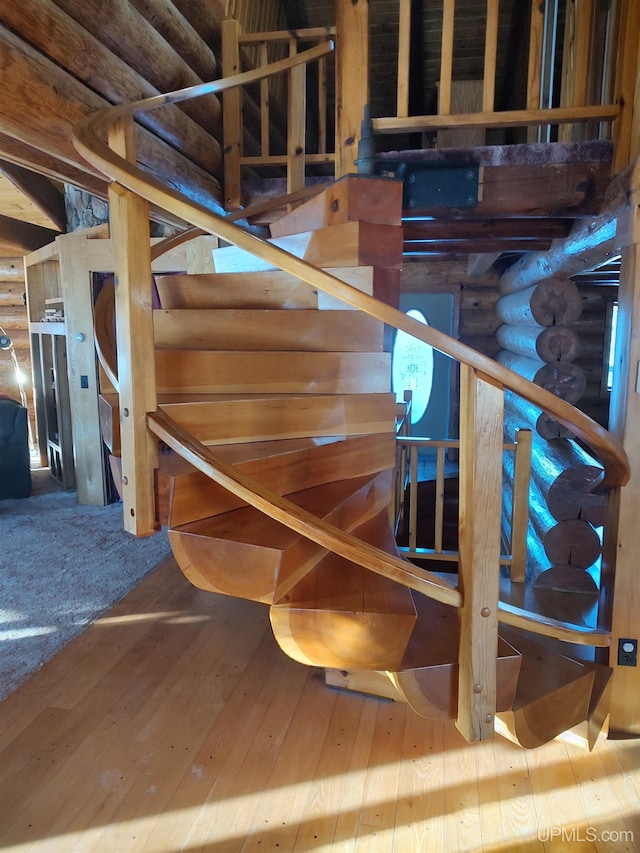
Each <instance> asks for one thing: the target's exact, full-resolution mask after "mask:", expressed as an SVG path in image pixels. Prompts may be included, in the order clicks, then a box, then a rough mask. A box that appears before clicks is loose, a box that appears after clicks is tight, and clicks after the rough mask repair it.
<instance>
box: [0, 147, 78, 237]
mask: <svg viewBox="0 0 640 853" xmlns="http://www.w3.org/2000/svg"><path fill="white" fill-rule="evenodd" d="M0 173H2V174H3V175H4V176H5V178H6V179H7V180H8V181H10V182H11V183H12V184H13V186H14V187H15V188H16V189H17V190H19V191H20V192H21V193H22V194H23V195H24V196H26V197H27V198H28V199H29V201H31V202H32V203H33V204H34V205H35V206H36V207H37V208H38V210H39V211H40V212H41V213H44V215H45V216H46V217H47V219H50V220H51V222H52V223H53V224H54V225H55V226H56V228H58V229H59V230H60V231H66V230H67V214H66V212H65V208H64V193H63V192H62V191H61V190H59V189H58V187H56V186H55V185H54V184H53V183H51V181H50V180H49V179H48V178H45V177H43V176H42V175H38V174H37V173H36V172H31V171H29V169H25V168H23V167H22V166H17V165H16V164H15V163H8V162H7V161H6V160H0Z"/></svg>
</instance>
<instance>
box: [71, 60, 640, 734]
mask: <svg viewBox="0 0 640 853" xmlns="http://www.w3.org/2000/svg"><path fill="white" fill-rule="evenodd" d="M328 49H329V47H327V46H322V45H321V46H318V47H316V48H312V49H310V50H308V51H306V52H304V53H303V54H298V55H296V56H294V57H290V58H287V59H284V60H281V61H279V62H276V63H273V64H272V65H270V66H268V67H266V68H263V69H260V70H259V72H249V73H247V74H243V75H237V76H235V77H233V78H230V79H224V80H219V81H215V82H212V83H207V84H203V85H201V86H196V87H193V88H192V89H187V90H181V91H179V92H174V93H170V94H168V95H163V96H158V97H156V98H151V99H148V100H147V101H139V102H136V103H133V104H126V105H119V106H115V107H110V108H108V109H106V110H102V111H100V112H98V113H95V114H94V115H91V116H89V117H87V118H86V119H85V120H83V121H82V122H81V123H80V124H79V125H78V127H77V128H76V130H75V144H76V146H77V148H78V150H79V152H80V153H81V154H82V155H83V156H84V157H85V158H86V159H87V160H88V161H89V162H91V163H92V164H93V165H94V166H95V167H96V168H98V169H100V170H101V171H102V172H104V173H105V174H106V175H108V176H109V177H110V178H111V179H112V181H113V183H112V184H111V185H110V189H109V201H110V213H111V226H112V227H111V235H112V240H113V244H114V260H115V267H116V270H115V271H116V275H117V281H118V285H117V288H116V327H117V355H118V365H119V367H120V370H119V375H118V376H117V381H118V387H119V394H120V412H121V416H122V417H121V425H120V426H121V430H120V432H121V448H122V472H123V508H124V521H125V527H126V528H127V529H128V530H130V531H131V532H133V533H136V534H137V535H149V534H151V533H153V532H154V531H155V529H156V512H155V490H154V471H155V467H156V465H157V437H159V438H161V439H162V440H163V441H165V442H166V443H167V444H168V445H169V446H170V447H171V448H173V449H174V450H176V452H178V453H180V454H181V455H183V456H184V457H185V458H186V459H188V461H190V462H191V464H193V465H194V466H195V467H196V468H198V469H199V470H201V471H203V472H204V473H206V474H207V475H208V476H209V477H211V478H212V479H214V480H215V481H216V482H218V483H219V484H221V485H222V486H224V488H226V489H228V490H229V491H231V492H232V493H233V494H235V495H237V496H239V497H241V498H242V500H244V501H246V502H247V503H249V504H251V505H253V506H255V507H257V508H258V509H260V510H261V511H262V512H265V513H266V514H268V515H270V516H271V517H273V518H275V519H277V520H278V521H280V522H281V523H283V524H286V525H288V526H289V527H291V528H292V529H294V530H296V531H297V532H299V533H301V534H302V535H304V536H306V537H307V538H309V539H311V540H313V541H315V542H317V543H318V544H320V545H321V546H322V547H325V548H327V549H328V550H331V551H334V552H335V553H337V554H339V555H341V556H343V557H346V558H347V559H349V560H352V561H353V562H356V563H358V564H359V565H362V566H365V567H366V568H367V569H369V570H370V571H374V572H377V573H379V574H382V575H384V576H386V577H388V578H391V579H393V580H394V581H396V582H398V583H402V584H404V585H406V586H409V587H412V588H414V589H418V590H419V591H421V592H423V593H424V594H425V595H428V596H431V597H434V598H436V599H438V600H440V601H442V602H444V603H446V604H449V605H451V606H455V607H458V608H460V614H461V618H460V644H459V649H460V650H459V673H460V674H459V712H458V727H459V728H460V730H461V731H462V733H463V734H464V736H465V737H467V739H468V740H478V739H482V738H484V737H490V736H492V734H493V715H494V712H495V648H496V643H497V628H498V623H499V622H505V623H508V624H510V625H514V626H518V627H523V628H526V629H528V630H533V631H538V632H540V633H544V634H547V635H549V636H552V637H556V638H559V639H563V640H567V641H571V642H582V643H587V644H590V645H604V646H606V645H608V644H609V643H610V633H609V631H607V630H605V629H600V628H595V629H594V628H588V627H584V626H576V625H567V624H565V623H563V622H559V621H557V620H553V619H548V618H546V617H541V616H539V615H535V614H531V613H528V612H527V611H525V610H522V609H519V608H516V607H513V606H511V605H507V604H505V603H503V602H500V601H499V557H500V513H501V499H500V493H501V480H502V453H503V443H502V434H503V429H502V424H503V408H504V390H505V389H511V390H512V391H514V392H515V393H516V394H519V395H520V396H522V397H523V398H524V399H526V400H528V401H529V402H531V403H533V404H534V405H535V406H538V407H539V408H541V409H543V410H545V411H547V412H549V414H551V415H552V416H553V417H554V418H555V419H556V420H558V421H559V422H560V423H562V424H564V425H566V426H567V427H568V428H569V429H570V430H571V431H572V432H573V433H574V434H575V435H577V436H578V437H579V438H580V439H581V440H583V441H584V442H586V443H587V444H588V445H589V446H590V447H591V448H592V451H593V453H594V455H595V456H596V457H597V458H599V460H600V461H601V462H602V464H603V466H604V475H603V480H602V482H601V483H600V486H601V487H602V488H614V487H616V486H619V485H621V484H623V483H624V482H625V481H626V480H627V479H628V476H629V470H628V465H627V460H626V456H625V453H624V450H623V449H622V447H621V445H620V444H619V442H618V441H617V440H616V439H615V437H613V436H612V435H610V434H609V433H608V432H607V430H605V429H603V428H602V427H601V426H600V425H599V424H596V423H595V422H594V421H592V420H591V419H590V418H589V417H588V416H586V415H584V414H583V413H582V412H579V411H578V410H576V409H575V408H574V407H573V406H571V405H570V404H568V403H567V402H566V401H564V400H562V399H560V398H559V397H556V396H554V395H553V394H551V393H550V392H548V391H545V390H544V389H542V388H540V387H538V386H536V385H534V384H532V383H531V382H529V381H528V380H526V379H524V378H523V377H521V376H519V375H517V374H515V373H513V372H512V371H510V370H509V369H507V368H505V367H503V366H502V365H500V364H498V363H497V362H494V361H493V360H492V359H490V358H487V357H486V356H483V355H482V354H480V353H479V352H477V351H475V350H473V349H471V348H470V347H468V346H466V345H464V344H462V343H460V341H457V340H455V339H453V338H450V337H448V336H447V335H445V334H444V333H442V332H439V331H438V330H436V329H434V328H433V327H431V326H425V325H424V324H422V323H420V322H418V321H416V320H414V319H412V318H411V317H409V316H407V315H405V314H403V313H402V312H401V311H398V310H397V309H395V308H392V307H390V306H389V305H386V304H384V303H382V302H380V301H378V300H377V299H375V298H374V297H372V296H369V295H367V294H365V293H362V292H361V291H359V290H357V289H356V288H354V287H352V286H350V285H348V284H345V283H344V282H343V281H341V280H340V279H338V278H336V277H334V276H333V275H331V274H330V273H328V272H326V271H324V270H321V269H317V268H316V267H314V266H312V265H310V264H308V263H307V262H305V261H304V260H302V259H300V258H297V257H295V256H294V255H292V254H289V253H288V252H286V251H284V250H283V249H280V248H279V247H278V246H276V245H274V244H272V243H269V242H268V241H266V240H264V239H262V238H261V237H259V236H257V235H256V234H253V233H250V232H249V231H247V230H243V229H242V228H240V227H238V226H237V225H234V224H233V223H232V222H230V221H228V220H227V219H225V217H224V216H221V215H219V214H215V213H213V212H212V211H211V210H209V209H207V208H205V207H204V206H203V205H201V204H198V203H196V202H194V201H193V200H192V199H189V198H186V197H184V196H183V195H181V194H180V192H179V191H178V190H177V189H175V188H173V187H168V186H167V185H165V184H163V183H162V182H161V181H160V180H159V179H157V178H156V177H155V176H153V175H150V174H148V173H145V172H143V171H142V170H141V169H140V168H139V167H138V165H137V162H136V153H135V141H134V134H133V118H134V116H135V115H136V114H137V113H139V112H140V111H143V110H147V109H154V108H156V107H160V106H162V105H163V104H167V103H175V102H179V101H183V100H186V99H188V98H192V97H198V96H200V95H205V94H210V93H212V92H222V91H227V90H229V89H231V88H234V87H236V86H238V85H242V84H245V83H247V82H251V81H253V80H257V79H259V78H260V77H261V76H268V75H270V74H273V73H279V72H281V71H287V70H289V69H290V68H292V67H294V66H295V65H297V64H302V63H305V62H307V61H315V60H316V59H318V58H319V57H320V56H322V55H324V54H325V53H326V52H327V50H328ZM105 137H106V138H107V139H108V141H105ZM149 204H153V205H156V206H157V207H160V208H162V209H164V210H168V211H171V213H172V214H173V215H174V216H176V217H178V218H179V219H181V220H183V221H184V222H187V223H191V224H192V225H193V226H195V227H196V228H199V229H202V230H203V231H205V232H207V233H210V234H213V235H217V236H218V237H220V238H222V239H224V240H226V241H228V242H230V243H232V244H235V245H236V246H238V247H239V248H241V249H244V250H246V251H248V252H250V253H251V254H253V255H256V256H258V257H260V258H261V259H263V260H264V261H267V262H268V263H270V264H273V265H275V266H276V267H278V268H280V269H281V270H283V271H285V272H287V273H290V274H291V275H293V276H295V277H296V278H298V279H300V280H301V281H304V282H306V283H308V284H309V285H311V286H312V287H314V288H318V289H319V290H322V291H323V292H325V293H327V294H329V295H331V296H334V297H336V298H338V299H339V300H341V301H342V302H344V303H346V304H347V305H350V306H352V307H353V308H356V309H359V310H361V311H364V312H365V313H366V314H368V315H370V316H371V317H374V318H376V319H377V320H379V321H381V322H382V323H386V324H388V325H389V326H391V327H393V328H395V329H400V330H402V331H404V332H406V333H407V334H409V335H411V336H413V337H415V338H417V339H419V340H421V341H424V342H425V343H427V344H429V345H431V346H432V347H434V348H435V349H438V350H439V351H440V352H443V353H444V354H446V355H448V356H450V357H451V358H454V359H456V360H457V361H459V362H460V389H461V394H460V526H459V534H460V548H459V550H460V561H459V587H458V588H457V589H456V588H453V587H451V586H450V585H448V584H447V583H445V582H444V581H443V580H442V579H441V578H439V577H437V576H436V575H434V574H432V573H430V572H427V571H424V570H421V569H419V568H418V567H414V566H412V565H411V564H409V563H407V562H406V561H403V560H400V559H398V558H397V557H396V556H394V555H391V554H388V553H386V552H384V551H381V550H379V549H377V548H374V547H372V546H370V545H368V544H366V543H362V542H360V541H359V540H358V539H356V538H355V537H353V536H352V535H350V534H346V533H344V532H343V531H341V530H339V529H337V528H335V527H332V526H331V525H328V524H326V523H325V522H323V521H321V520H320V519H317V518H315V517H313V516H311V515H310V514H309V513H307V512H305V511H303V510H302V509H301V508H300V507H298V506H297V505H295V504H293V503H292V502H291V501H289V500H287V499H286V498H283V497H281V496H280V495H278V494H276V493H274V492H272V491H270V490H268V489H266V488H264V487H262V486H261V485H260V484H259V483H256V482H255V481H254V480H252V479H251V478H249V477H247V476H246V475H244V474H242V473H240V472H238V471H237V470H235V469H234V468H233V466H230V465H227V464H225V463H224V462H223V461H222V460H220V459H217V458H216V456H215V454H214V453H212V452H211V451H210V450H209V449H208V448H206V447H203V446H202V445H200V444H199V443H198V442H197V441H195V440H194V439H193V437H192V436H190V435H189V434H188V433H185V431H184V429H182V428H181V427H180V426H179V425H178V424H176V423H174V422H172V421H171V419H169V418H168V417H167V416H166V415H165V414H162V413H157V412H156V409H157V395H156V380H155V348H154V333H153V306H152V296H151V294H152V281H151V252H150V247H149V239H148V228H149ZM115 372H116V371H112V373H113V374H114V375H115ZM474 673H482V674H483V679H484V684H483V685H482V689H481V690H477V689H476V688H477V682H476V680H475V676H474Z"/></svg>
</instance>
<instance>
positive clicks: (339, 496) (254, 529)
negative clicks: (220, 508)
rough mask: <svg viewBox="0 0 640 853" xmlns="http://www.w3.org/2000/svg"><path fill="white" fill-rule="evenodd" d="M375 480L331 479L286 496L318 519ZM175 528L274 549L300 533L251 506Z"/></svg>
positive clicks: (287, 542)
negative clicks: (331, 480)
mask: <svg viewBox="0 0 640 853" xmlns="http://www.w3.org/2000/svg"><path fill="white" fill-rule="evenodd" d="M375 479H376V478H373V477H371V476H364V477H357V478H354V479H351V480H335V481H333V482H331V483H325V484H323V485H321V486H316V487H314V488H311V489H305V490H304V491H301V492H296V493H294V494H291V495H289V496H288V499H289V500H290V501H292V502H293V503H295V504H296V505H297V506H299V507H301V508H303V509H305V510H307V511H308V512H310V513H312V514H313V515H315V516H317V517H318V518H325V517H326V516H327V515H329V514H330V513H331V512H332V511H334V510H335V509H336V508H337V507H338V506H340V505H342V504H344V503H345V502H346V501H348V500H349V499H350V498H352V497H353V495H354V494H356V493H357V492H358V491H360V490H361V489H362V488H363V487H365V486H367V484H369V483H372V482H373V481H374V480H375ZM178 529H179V531H180V532H181V533H189V534H192V535H197V536H203V537H209V538H219V539H225V540H227V541H233V542H242V543H245V544H249V545H253V546H255V547H260V548H267V549H275V550H278V549H284V548H286V547H288V546H289V545H290V544H291V543H292V542H294V541H296V540H297V539H299V538H300V534H298V533H296V532H295V531H294V530H291V528H289V527H287V526H286V525H284V524H281V523H280V522H279V521H276V520H275V519H273V518H270V517H269V516H268V515H266V514H265V513H263V512H260V510H257V509H255V508H254V507H251V506H246V507H242V508H240V509H235V510H232V511H231V512H228V513H224V514H222V515H216V516H213V517H209V518H203V519H200V520H199V521H192V522H190V523H188V524H184V525H181V526H180V528H178Z"/></svg>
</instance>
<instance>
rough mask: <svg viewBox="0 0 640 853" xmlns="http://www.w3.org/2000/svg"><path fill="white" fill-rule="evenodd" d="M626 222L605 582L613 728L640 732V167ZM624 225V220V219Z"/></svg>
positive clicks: (613, 397) (613, 398)
mask: <svg viewBox="0 0 640 853" xmlns="http://www.w3.org/2000/svg"><path fill="white" fill-rule="evenodd" d="M634 174H635V176H636V177H635V182H634V183H635V189H634V190H633V188H632V193H631V199H630V203H629V206H628V210H627V215H626V217H625V218H626V220H627V221H626V222H625V223H624V224H623V229H621V231H622V230H624V234H625V236H626V239H625V240H624V244H625V245H623V246H622V247H621V248H622V265H621V270H620V287H619V290H618V327H617V331H616V351H615V369H614V377H613V386H612V389H611V409H610V415H609V429H610V430H611V431H612V432H614V433H615V434H616V435H617V436H618V438H619V439H620V440H621V441H622V444H623V446H624V449H625V450H626V452H627V455H628V458H629V464H630V468H631V478H630V480H629V482H628V483H627V485H626V486H624V487H623V488H621V489H618V490H616V492H614V493H613V494H612V495H610V496H609V508H608V509H609V512H608V517H607V522H606V524H605V527H604V542H603V582H602V586H603V587H605V586H608V587H609V588H610V586H611V584H612V583H613V599H612V602H611V606H612V613H611V633H612V644H611V650H610V660H609V665H610V666H612V667H613V668H614V675H613V686H612V693H611V720H610V729H611V731H612V732H620V733H625V734H629V735H634V736H636V737H637V736H639V735H640V668H638V667H631V666H618V665H617V652H618V643H619V641H620V640H621V639H635V640H636V641H637V640H639V639H640V608H638V600H639V598H640V573H639V572H638V553H639V550H640V529H639V527H638V506H640V433H639V432H638V423H640V335H639V334H638V330H639V329H640V169H639V168H638V167H636V169H635V172H634ZM619 225H620V221H619Z"/></svg>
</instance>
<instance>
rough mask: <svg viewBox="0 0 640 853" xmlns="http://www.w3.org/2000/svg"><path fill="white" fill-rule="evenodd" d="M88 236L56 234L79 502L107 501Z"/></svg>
mask: <svg viewBox="0 0 640 853" xmlns="http://www.w3.org/2000/svg"><path fill="white" fill-rule="evenodd" d="M87 243H88V240H87V236H86V234H84V233H82V232H76V233H74V234H62V235H61V236H60V237H58V253H59V258H60V285H61V290H62V296H63V298H64V302H65V306H71V308H67V309H66V311H65V320H66V335H67V374H68V377H69V386H70V388H71V394H70V395H69V403H70V410H71V421H72V430H73V454H74V461H75V468H76V490H77V492H78V503H80V504H95V505H96V506H101V505H103V504H104V503H106V483H105V473H104V464H103V456H102V436H101V434H100V415H99V412H98V391H99V389H98V387H97V384H98V370H97V367H96V351H95V346H94V341H93V298H92V286H91V267H90V265H89V252H88V249H87Z"/></svg>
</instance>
